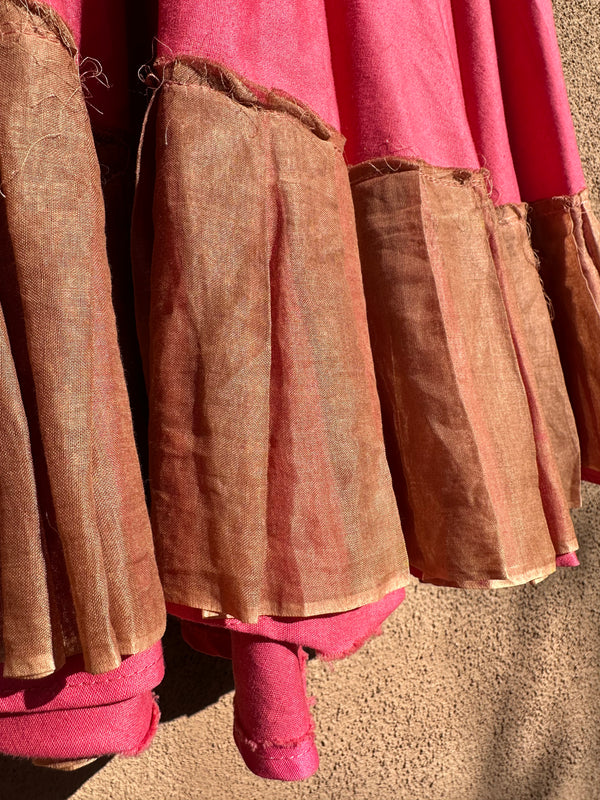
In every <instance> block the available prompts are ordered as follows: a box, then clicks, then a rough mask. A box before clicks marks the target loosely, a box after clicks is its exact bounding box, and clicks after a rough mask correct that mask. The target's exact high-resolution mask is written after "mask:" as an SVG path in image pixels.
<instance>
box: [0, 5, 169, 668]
mask: <svg viewBox="0 0 600 800" xmlns="http://www.w3.org/2000/svg"><path fill="white" fill-rule="evenodd" d="M0 34H1V35H0V81H1V83H2V86H3V89H2V93H1V96H0V188H1V194H0V253H1V255H2V280H1V281H0V309H1V315H0V371H1V373H2V376H1V381H0V421H1V428H2V435H1V436H0V462H1V463H2V465H3V466H2V470H1V472H0V571H1V576H0V578H1V581H0V585H1V608H0V620H1V623H2V652H1V653H0V660H2V661H3V662H4V674H5V676H11V677H21V678H28V677H36V676H42V675H45V674H49V673H51V672H53V671H54V670H55V669H56V668H57V667H60V666H61V664H62V663H64V661H65V659H66V658H67V657H69V656H71V655H73V654H76V653H82V654H83V657H84V661H85V668H86V669H87V670H88V671H90V672H104V671H108V670H111V669H114V668H116V667H118V665H119V663H120V661H121V656H122V655H124V654H132V653H136V652H139V651H141V650H144V649H147V648H148V647H149V646H150V645H152V644H154V643H155V642H156V641H157V640H158V639H160V637H161V635H162V632H163V630H164V624H165V608H164V600H163V596H162V591H161V587H160V582H159V576H158V571H157V568H156V563H155V559H154V552H153V544H152V537H151V530H150V525H149V519H148V513H147V509H146V505H145V498H144V491H143V485H142V481H141V475H140V470H139V463H138V459H137V454H136V450H135V444H134V439H133V432H132V424H131V414H130V408H129V403H128V398H127V393H126V388H125V382H124V377H123V369H122V366H121V360H120V355H119V350H118V345H117V334H116V328H115V320H114V313H113V309H112V305H111V286H110V275H109V270H108V264H107V257H106V245H105V238H104V206H103V198H102V190H101V183H100V169H99V165H98V161H97V158H96V152H95V149H94V142H93V138H92V133H91V129H90V124H89V118H88V114H87V110H86V107H85V101H84V94H83V90H82V86H81V82H80V78H79V73H78V68H77V51H76V48H75V46H74V42H73V40H72V38H71V37H70V33H69V31H68V30H67V28H66V26H64V24H62V22H61V21H60V19H59V18H58V17H57V16H56V15H54V14H53V13H52V12H51V11H49V10H48V9H47V8H46V9H40V8H39V7H38V6H37V5H35V4H32V5H31V6H27V5H25V4H24V3H21V2H9V1H8V0H2V2H0Z"/></svg>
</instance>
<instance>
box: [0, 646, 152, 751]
mask: <svg viewBox="0 0 600 800" xmlns="http://www.w3.org/2000/svg"><path fill="white" fill-rule="evenodd" d="M163 674H164V663H163V658H162V648H161V644H160V642H158V643H157V644H155V645H153V646H152V647H151V648H149V649H148V650H145V651H144V652H142V653H138V654H136V655H131V656H127V657H125V658H124V659H123V661H122V663H121V665H120V666H119V667H118V668H117V669H115V670H112V671H111V672H106V673H102V674H100V675H91V674H90V673H87V672H84V671H83V662H82V659H81V658H80V657H75V658H72V659H69V661H68V662H67V663H66V664H65V666H64V667H62V669H60V670H57V672H55V673H54V674H52V675H49V676H47V677H46V678H40V679H37V680H17V679H14V678H2V677H0V752H2V753H6V754H8V755H13V756H21V757H23V758H53V759H68V760H71V759H79V758H89V757H94V756H101V755H108V754H113V753H121V754H124V755H135V754H137V753H139V752H141V751H142V750H143V749H145V748H146V747H147V746H148V745H149V744H150V742H151V740H152V737H153V736H154V733H155V731H156V727H157V725H158V718H159V711H158V706H157V705H156V702H155V700H154V696H153V693H152V691H151V690H152V689H153V688H154V687H155V686H157V684H158V683H160V681H161V680H162V677H163Z"/></svg>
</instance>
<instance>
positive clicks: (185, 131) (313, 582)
mask: <svg viewBox="0 0 600 800" xmlns="http://www.w3.org/2000/svg"><path fill="white" fill-rule="evenodd" d="M156 69H157V73H158V75H159V79H160V88H159V89H158V90H157V92H156V94H155V96H154V99H153V103H152V106H151V108H150V112H149V115H148V118H147V122H146V130H145V136H144V142H143V144H142V149H141V153H140V164H139V179H138V186H137V200H136V208H135V212H134V227H133V249H132V253H133V259H134V274H135V284H136V295H137V299H138V306H137V312H138V331H139V339H140V342H141V344H142V355H143V357H144V359H145V363H146V367H145V370H146V378H147V385H148V395H149V405H150V425H149V447H150V489H151V494H152V523H153V529H154V534H155V540H156V551H157V560H158V564H159V569H160V572H161V579H162V584H163V588H164V591H165V597H166V599H167V601H168V602H171V603H177V604H180V605H184V606H192V607H196V608H202V609H205V610H207V611H213V612H219V613H227V614H230V615H231V616H233V617H236V618H238V619H240V620H242V621H244V622H255V621H256V620H257V619H258V616H259V615H276V616H296V617H297V616H311V615H315V614H321V613H328V612H334V611H344V610H347V609H350V608H354V607H356V606H359V605H361V604H364V603H368V602H372V601H374V600H378V599H380V598H381V597H383V596H384V595H385V594H386V593H388V592H390V591H392V590H394V589H397V588H399V587H401V586H404V585H405V584H406V582H407V581H408V564H407V559H406V550H405V547H404V541H403V538H402V531H401V527H400V521H399V518H398V511H397V508H396V504H395V501H394V495H393V490H392V484H391V479H390V475H389V469H388V466H387V462H386V457H385V449H384V444H383V438H382V434H381V413H380V409H379V401H378V397H377V390H376V384H375V376H374V372H373V363H372V356H371V352H370V348H369V338H368V330H367V322H366V313H365V302H364V295H363V289H362V283H361V277H360V263H359V257H358V249H357V243H356V232H355V226H354V213H353V207H352V197H351V193H350V186H349V182H348V174H347V169H346V166H345V164H344V160H343V157H342V153H341V145H342V142H341V139H340V137H339V135H338V134H336V133H335V131H333V130H332V129H330V128H328V127H327V126H326V125H325V123H324V122H323V121H321V120H320V119H319V118H318V117H316V115H314V114H313V113H312V112H310V110H308V109H307V108H305V107H302V106H300V105H298V104H297V103H295V102H294V101H292V100H291V99H289V98H287V97H286V96H285V95H283V94H279V93H270V92H269V93H266V94H265V93H264V92H263V90H262V89H261V88H260V87H256V86H252V85H250V84H247V83H244V82H242V81H241V80H240V79H239V78H238V77H236V76H234V75H232V74H231V73H227V72H225V71H223V70H222V69H220V68H219V67H217V66H215V65H212V64H211V63H210V62H206V61H204V62H201V61H196V60H193V59H189V60H182V61H180V62H175V63H167V64H162V65H161V64H158V65H157V67H156ZM190 164H192V165H193V168H190ZM233 182H234V183H233ZM233 185H234V186H235V188H234V190H232V189H233ZM152 225H153V240H152V241H151V242H150V245H151V247H149V246H148V239H149V231H150V230H151V226H152Z"/></svg>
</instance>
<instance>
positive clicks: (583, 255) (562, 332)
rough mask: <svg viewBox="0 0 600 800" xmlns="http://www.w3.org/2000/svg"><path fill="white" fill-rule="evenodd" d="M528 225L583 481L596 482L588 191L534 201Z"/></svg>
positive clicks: (594, 243)
mask: <svg viewBox="0 0 600 800" xmlns="http://www.w3.org/2000/svg"><path fill="white" fill-rule="evenodd" d="M530 222H531V229H532V241H533V244H534V247H535V248H536V250H537V251H538V253H539V257H540V263H541V274H542V278H543V281H544V286H545V288H546V291H547V292H548V295H549V297H550V299H551V301H552V307H553V310H554V320H553V327H554V333H555V336H556V341H557V343H558V349H559V352H560V357H561V361H562V368H563V371H564V375H565V380H566V384H567V389H568V392H569V398H570V401H571V405H572V407H573V410H574V412H575V420H576V422H577V431H578V434H579V440H580V444H581V461H582V465H583V477H584V478H589V479H590V480H592V481H594V482H596V483H600V225H599V224H598V220H597V219H596V216H595V215H594V212H593V209H592V207H591V204H590V199H589V196H588V192H587V191H583V192H581V193H580V194H578V195H575V196H574V197H555V198H550V199H548V200H540V201H538V202H536V203H533V204H532V206H531V209H530Z"/></svg>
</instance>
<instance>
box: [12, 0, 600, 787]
mask: <svg viewBox="0 0 600 800" xmlns="http://www.w3.org/2000/svg"><path fill="white" fill-rule="evenodd" d="M506 2H510V0H506ZM554 5H555V9H556V15H557V28H558V33H559V38H560V44H561V51H562V54H563V62H564V66H565V72H566V77H567V82H568V88H569V93H570V99H571V105H572V109H573V114H574V118H575V123H576V128H577V133H578V139H579V143H580V147H581V152H582V156H583V160H584V167H585V170H586V174H587V177H588V182H589V185H590V188H591V189H592V193H593V195H594V200H595V201H596V209H597V210H600V202H599V201H600V3H599V2H598V0H556V2H555V4H554ZM525 79H526V77H525V76H524V80H525ZM599 346H600V343H599ZM584 490H585V491H584V504H583V508H582V509H580V510H577V511H575V512H573V515H574V518H575V522H576V527H577V532H578V536H579V540H580V543H581V549H580V559H581V561H582V566H581V568H580V569H577V570H562V571H560V572H559V573H557V574H556V575H554V576H552V577H550V578H549V579H548V580H546V581H544V582H543V583H542V584H540V585H538V586H536V587H534V586H524V587H519V588H516V589H510V590H500V591H484V592H480V593H479V592H470V593H467V592H462V591H460V590H451V589H438V588H435V587H429V586H412V587H410V588H409V590H408V592H407V601H406V603H404V605H403V607H401V608H400V610H399V611H398V612H397V613H396V614H395V615H394V616H393V617H392V618H391V619H390V620H389V621H388V623H387V624H386V626H385V629H384V635H383V636H381V637H379V638H376V639H374V640H373V641H371V642H370V643H369V644H368V645H367V646H366V647H365V648H363V650H361V651H360V652H359V653H357V654H356V655H354V656H353V657H352V658H351V659H349V660H347V661H345V662H341V663H338V664H336V665H335V666H334V667H333V668H332V667H330V666H328V665H326V664H322V663H319V662H316V661H312V662H311V664H310V665H309V689H310V691H311V693H314V694H316V695H317V698H318V702H317V706H316V708H315V709H314V716H315V720H316V724H317V731H318V745H319V750H320V755H321V768H320V771H319V773H318V774H317V775H316V776H315V777H313V778H311V779H309V780H308V781H305V782H303V783H300V784H281V783H273V782H268V781H263V780H260V779H258V778H255V777H254V776H253V775H252V774H251V773H250V772H248V771H247V770H246V768H245V767H244V765H243V763H242V761H241V759H240V757H239V755H238V753H237V750H236V749H235V746H234V744H233V740H232V738H231V725H232V687H233V683H232V678H231V669H230V667H229V665H228V664H227V663H225V662H222V661H219V660H217V659H210V658H208V657H203V656H200V655H199V654H196V653H193V652H192V651H190V650H189V649H188V648H186V647H185V645H184V644H183V643H182V642H181V640H180V638H179V634H178V630H177V626H176V625H172V626H170V629H169V632H168V635H167V637H166V654H167V676H168V677H167V679H166V681H165V683H164V684H163V685H162V687H161V689H160V695H161V706H162V711H163V723H162V724H161V726H160V729H159V732H158V734H157V736H156V739H155V741H154V743H153V745H152V747H151V748H150V750H149V751H147V752H146V753H145V754H144V755H142V756H140V757H139V758H137V759H113V760H112V761H106V760H104V761H102V762H97V763H96V764H94V765H91V766H89V767H86V768H84V769H83V770H80V771H78V772H75V773H69V774H58V773H54V772H51V771H47V770H41V769H36V768H33V767H31V766H29V765H28V764H24V763H19V762H16V761H12V760H9V759H0V798H1V800H30V799H31V800H34V798H35V799H36V800H37V799H38V798H39V800H55V799H56V800H59V799H60V800H62V798H67V797H74V798H76V800H99V799H100V798H102V800H147V799H148V798H151V799H152V800H155V798H157V799H158V798H160V799H161V800H188V798H192V800H205V799H206V800H259V798H260V799H261V800H262V799H263V798H264V800H275V798H277V800H286V799H287V798H289V799H290V800H291V798H306V799H307V800H308V799H309V798H310V799H311V800H329V798H341V800H350V799H352V800H408V799H409V798H410V799H411V800H413V798H418V799H419V800H596V799H597V798H598V799H599V800H600V487H592V486H590V485H589V484H584Z"/></svg>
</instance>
